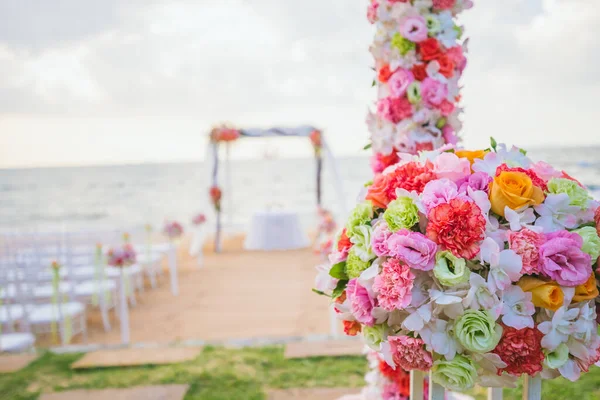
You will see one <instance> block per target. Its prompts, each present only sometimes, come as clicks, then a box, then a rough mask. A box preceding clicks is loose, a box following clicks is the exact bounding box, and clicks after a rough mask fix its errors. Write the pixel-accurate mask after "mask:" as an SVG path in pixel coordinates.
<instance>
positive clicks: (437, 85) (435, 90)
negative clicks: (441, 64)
mask: <svg viewBox="0 0 600 400" xmlns="http://www.w3.org/2000/svg"><path fill="white" fill-rule="evenodd" d="M447 96H448V87H447V86H446V85H445V84H443V83H442V82H440V81H437V80H435V79H433V78H425V80H424V81H423V83H421V97H422V98H423V101H424V102H425V104H427V105H428V106H430V107H435V106H439V105H440V104H441V103H442V101H444V99H445V98H446V97H447Z"/></svg>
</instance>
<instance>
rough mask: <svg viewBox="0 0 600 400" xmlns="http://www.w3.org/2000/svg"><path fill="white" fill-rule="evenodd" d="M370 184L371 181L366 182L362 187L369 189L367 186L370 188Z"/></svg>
mask: <svg viewBox="0 0 600 400" xmlns="http://www.w3.org/2000/svg"><path fill="white" fill-rule="evenodd" d="M372 184H373V181H369V182H366V183H365V184H364V185H363V186H364V187H369V186H371V185H372Z"/></svg>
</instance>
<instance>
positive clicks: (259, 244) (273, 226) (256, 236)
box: [244, 211, 309, 250]
mask: <svg viewBox="0 0 600 400" xmlns="http://www.w3.org/2000/svg"><path fill="white" fill-rule="evenodd" d="M308 246H309V240H308V237H307V235H306V234H305V233H304V232H303V231H302V228H301V227H300V222H299V220H298V215H297V214H296V213H294V212H290V211H260V212H257V213H255V214H254V215H253V216H252V223H251V224H250V230H249V232H248V236H247V237H246V241H245V242H244V248H245V249H246V250H293V249H301V248H305V247H308Z"/></svg>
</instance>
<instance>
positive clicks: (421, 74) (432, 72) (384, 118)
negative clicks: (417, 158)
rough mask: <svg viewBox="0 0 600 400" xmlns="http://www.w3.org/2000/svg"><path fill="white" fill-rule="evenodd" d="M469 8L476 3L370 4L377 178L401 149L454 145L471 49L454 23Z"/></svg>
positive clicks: (386, 0)
mask: <svg viewBox="0 0 600 400" xmlns="http://www.w3.org/2000/svg"><path fill="white" fill-rule="evenodd" d="M472 6H473V2H472V1H471V0H403V1H398V0H372V1H371V3H370V5H369V7H368V11H367V16H368V19H369V21H370V22H371V23H372V24H374V25H375V28H376V34H375V40H374V42H373V44H372V46H371V49H370V50H371V53H372V55H373V58H374V61H375V65H374V70H375V78H374V81H373V85H374V86H377V88H378V96H377V102H376V104H375V106H374V110H372V111H370V112H369V114H368V117H367V124H368V126H369V131H370V132H371V145H372V147H373V150H374V155H373V160H372V167H373V170H374V172H375V173H379V172H381V171H383V169H385V168H386V167H387V166H390V165H393V164H395V163H396V162H397V161H398V158H397V156H396V152H398V151H400V152H406V153H417V152H418V151H421V150H433V149H436V148H439V147H440V146H442V145H444V144H456V143H457V141H458V138H457V134H458V132H459V131H460V130H461V128H462V126H461V122H460V120H459V118H458V117H459V115H460V113H461V111H462V110H461V107H460V106H459V102H460V85H459V80H460V78H461V75H462V73H463V70H464V69H465V67H466V65H467V59H466V56H465V54H466V52H467V46H466V40H463V28H462V27H461V26H459V25H457V22H456V17H457V16H458V15H459V14H460V13H461V12H462V11H464V10H466V9H469V8H471V7H472Z"/></svg>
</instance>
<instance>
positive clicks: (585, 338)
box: [317, 140, 600, 391]
mask: <svg viewBox="0 0 600 400" xmlns="http://www.w3.org/2000/svg"><path fill="white" fill-rule="evenodd" d="M399 157H400V161H399V163H398V164H396V165H394V166H391V167H388V168H386V169H385V170H384V171H383V173H382V174H380V175H378V176H377V177H376V178H375V180H374V181H373V182H372V183H371V184H370V185H369V186H368V188H367V190H366V194H365V196H364V199H362V201H361V202H360V203H359V204H358V205H357V206H356V208H355V209H354V210H353V211H352V213H351V215H350V217H349V219H348V221H347V223H346V226H345V228H344V229H343V231H342V232H341V234H340V236H339V238H338V239H337V242H336V243H335V244H334V251H333V252H332V254H331V255H330V263H329V265H328V266H327V267H325V266H322V267H321V268H320V273H319V277H318V280H317V285H318V287H317V291H319V292H322V293H324V294H327V295H329V296H331V297H332V298H333V299H334V301H335V308H336V310H337V312H338V315H339V317H340V318H341V319H342V320H343V321H344V326H345V327H346V331H347V333H349V334H358V333H359V332H360V333H362V334H363V336H364V338H365V340H366V342H367V343H369V344H370V345H371V346H372V347H374V348H376V349H378V351H379V352H380V354H381V356H382V357H383V358H384V359H385V361H386V362H387V363H388V365H389V366H391V367H392V368H402V369H404V370H415V369H416V370H423V371H426V370H431V371H432V372H433V375H432V376H433V379H434V381H435V382H436V383H439V384H440V385H442V386H444V387H445V388H447V389H450V390H456V391H464V390H468V389H470V388H472V387H473V386H474V385H475V384H480V385H483V386H510V385H511V384H514V383H515V381H516V379H517V378H518V377H519V376H521V375H522V374H527V375H530V376H535V375H538V374H541V376H542V377H543V378H546V379H550V378H555V377H558V376H563V377H565V378H567V379H569V380H572V381H575V380H577V379H578V378H579V376H580V375H581V373H584V372H587V371H588V370H589V368H590V366H591V365H593V364H595V363H597V362H598V361H599V360H600V338H599V337H598V334H597V332H598V323H597V322H596V318H597V314H596V300H597V299H598V282H597V277H596V272H597V271H596V269H597V266H598V257H599V256H600V237H599V236H598V220H599V218H598V214H599V211H598V210H599V203H598V202H597V201H596V200H594V199H593V198H592V196H591V195H590V193H589V191H588V190H587V189H586V188H585V187H584V186H582V185H581V184H580V183H579V182H578V181H576V180H575V179H574V178H572V177H571V176H569V175H568V174H567V173H565V172H563V171H560V170H557V169H555V168H553V167H552V166H550V165H549V164H547V163H544V162H533V161H532V160H531V159H530V158H529V157H527V155H526V152H525V151H524V150H522V149H519V148H516V147H512V148H508V147H507V146H505V145H497V144H496V143H495V141H493V140H492V145H491V147H490V148H489V149H485V150H480V151H467V150H460V149H456V148H454V147H452V146H446V147H445V148H442V149H439V150H436V151H424V152H421V153H419V154H418V155H410V154H400V155H399Z"/></svg>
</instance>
